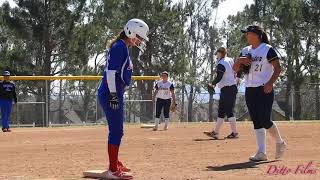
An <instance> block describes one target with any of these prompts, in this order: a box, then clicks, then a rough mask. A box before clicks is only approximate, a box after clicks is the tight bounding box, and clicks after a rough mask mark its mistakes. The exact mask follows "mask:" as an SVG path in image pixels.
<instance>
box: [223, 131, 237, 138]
mask: <svg viewBox="0 0 320 180" xmlns="http://www.w3.org/2000/svg"><path fill="white" fill-rule="evenodd" d="M226 138H227V139H237V138H239V133H234V132H232V133H231V134H229V135H228V136H227V137H226Z"/></svg>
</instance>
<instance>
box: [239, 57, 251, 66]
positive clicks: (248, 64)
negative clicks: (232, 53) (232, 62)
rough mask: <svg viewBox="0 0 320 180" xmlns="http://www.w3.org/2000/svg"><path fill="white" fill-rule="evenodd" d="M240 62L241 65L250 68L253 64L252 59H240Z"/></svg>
mask: <svg viewBox="0 0 320 180" xmlns="http://www.w3.org/2000/svg"><path fill="white" fill-rule="evenodd" d="M239 60H240V63H241V64H243V65H245V66H250V65H251V63H252V59H249V58H248V57H240V58H239Z"/></svg>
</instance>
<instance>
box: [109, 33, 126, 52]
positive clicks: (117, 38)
mask: <svg viewBox="0 0 320 180" xmlns="http://www.w3.org/2000/svg"><path fill="white" fill-rule="evenodd" d="M127 38H128V37H127V36H126V34H125V32H124V31H123V30H122V31H121V32H120V33H119V34H118V35H117V36H116V37H115V38H114V39H112V41H111V43H110V45H109V48H111V47H112V45H113V44H114V43H115V42H116V41H118V40H119V39H123V40H125V39H127Z"/></svg>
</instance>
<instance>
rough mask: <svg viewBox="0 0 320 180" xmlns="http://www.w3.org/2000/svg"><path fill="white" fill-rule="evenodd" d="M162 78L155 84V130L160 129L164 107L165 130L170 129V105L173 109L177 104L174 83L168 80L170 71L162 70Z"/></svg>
mask: <svg viewBox="0 0 320 180" xmlns="http://www.w3.org/2000/svg"><path fill="white" fill-rule="evenodd" d="M161 78H162V79H161V80H160V81H158V82H157V83H156V85H155V92H154V97H153V99H154V101H156V118H155V125H154V128H153V130H154V131H157V130H158V126H159V122H160V115H161V111H162V109H163V116H164V122H165V123H164V130H168V125H169V120H170V107H172V109H175V107H176V106H177V104H176V97H175V94H174V85H173V83H172V82H170V81H168V78H169V73H168V72H167V71H164V72H162V73H161ZM171 99H172V102H171ZM154 101H153V102H154Z"/></svg>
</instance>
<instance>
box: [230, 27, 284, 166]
mask: <svg viewBox="0 0 320 180" xmlns="http://www.w3.org/2000/svg"><path fill="white" fill-rule="evenodd" d="M241 32H242V33H245V34H246V38H247V42H248V44H249V46H247V47H245V48H243V49H242V51H241V54H240V57H239V58H238V60H237V61H236V62H235V64H234V66H233V69H234V70H235V71H236V72H241V71H242V72H244V73H245V84H246V91H245V99H246V104H247V107H248V110H249V114H250V117H251V119H252V121H253V126H254V130H255V135H256V141H257V145H258V150H257V152H256V154H255V155H254V156H251V157H250V158H249V159H250V160H251V161H264V160H267V155H266V131H265V130H267V131H268V133H269V134H270V135H271V136H272V137H273V139H274V140H275V141H276V153H275V158H276V159H278V158H281V157H282V156H283V154H284V152H285V150H286V143H285V142H284V140H283V139H282V138H281V135H280V132H279V130H278V128H277V125H276V124H275V123H274V122H272V120H271V111H272V104H273V99H274V91H273V84H274V83H275V82H276V80H277V79H278V77H279V75H280V72H281V67H280V61H279V57H278V55H277V53H276V52H275V50H274V48H273V47H272V46H271V45H270V44H269V40H268V36H267V34H266V33H265V32H264V31H263V30H262V28H261V27H260V26H256V25H254V26H249V27H247V28H246V29H244V30H242V31H241Z"/></svg>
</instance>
